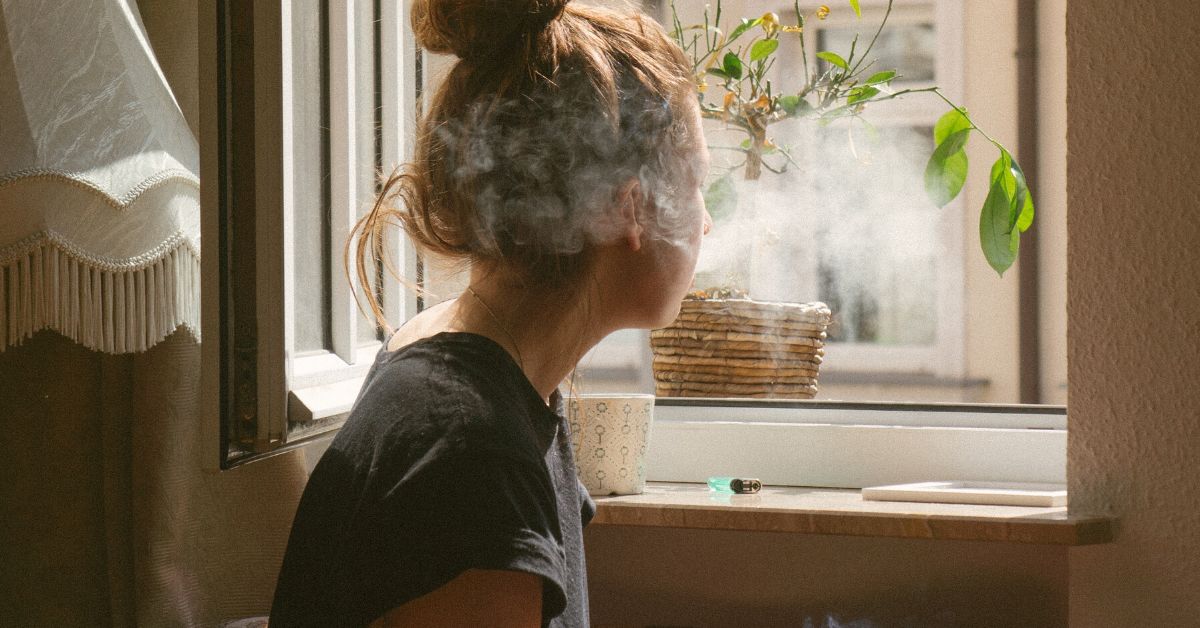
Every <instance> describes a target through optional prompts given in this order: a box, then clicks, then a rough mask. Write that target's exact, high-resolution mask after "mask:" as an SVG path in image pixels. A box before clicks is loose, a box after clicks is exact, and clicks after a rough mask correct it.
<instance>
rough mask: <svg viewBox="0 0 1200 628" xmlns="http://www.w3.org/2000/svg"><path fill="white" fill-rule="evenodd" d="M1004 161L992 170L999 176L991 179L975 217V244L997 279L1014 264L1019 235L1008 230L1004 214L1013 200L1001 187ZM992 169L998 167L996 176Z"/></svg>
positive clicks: (1002, 156)
mask: <svg viewBox="0 0 1200 628" xmlns="http://www.w3.org/2000/svg"><path fill="white" fill-rule="evenodd" d="M1004 162H1008V160H1007V159H1006V156H1005V155H1001V156H1000V159H998V160H997V161H996V165H995V166H993V167H992V173H993V174H998V175H999V176H994V177H992V185H991V187H990V189H989V190H988V195H987V198H986V199H984V201H983V209H982V210H981V212H980V214H979V244H980V246H981V247H982V248H983V256H984V257H985V258H986V259H987V261H988V265H990V266H991V267H992V269H993V270H995V271H996V272H997V273H999V274H1000V276H1004V271H1006V270H1008V269H1009V267H1011V266H1012V265H1013V262H1014V261H1016V259H1017V250H1018V249H1019V247H1020V243H1021V242H1020V240H1021V232H1020V231H1019V230H1016V229H1010V228H1009V227H1008V215H1009V211H1010V208H1011V207H1012V204H1013V200H1014V199H1013V196H1012V194H1011V193H1010V191H1009V190H1008V188H1007V186H1006V185H1005V180H1006V179H1007V178H1008V176H1009V172H1008V170H1009V169H1008V167H1007V164H1005V163H1004ZM996 166H1000V172H998V173H997V168H996Z"/></svg>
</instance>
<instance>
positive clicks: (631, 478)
mask: <svg viewBox="0 0 1200 628" xmlns="http://www.w3.org/2000/svg"><path fill="white" fill-rule="evenodd" d="M567 417H568V420H569V421H570V423H571V445H572V446H573V448H574V450H575V464H576V466H577V467H578V468H579V479H580V480H581V481H582V482H583V485H584V487H586V488H587V490H588V493H591V494H592V495H637V494H639V493H641V492H642V491H643V490H644V489H645V486H646V445H647V444H648V443H649V441H650V423H651V421H652V420H653V418H654V395H631V394H609V395H577V396H575V397H574V398H572V399H571V401H570V404H569V410H568V414H567Z"/></svg>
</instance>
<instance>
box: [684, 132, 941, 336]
mask: <svg viewBox="0 0 1200 628" xmlns="http://www.w3.org/2000/svg"><path fill="white" fill-rule="evenodd" d="M772 130H773V131H774V132H775V134H776V136H775V140H776V141H777V142H778V143H779V144H786V145H790V146H791V147H792V155H793V157H794V159H795V161H796V162H797V163H796V164H793V165H789V166H788V168H787V172H786V173H785V174H783V175H775V174H773V173H769V172H764V173H763V175H762V178H761V179H759V180H758V181H741V180H739V179H738V176H739V175H740V172H735V173H734V179H735V185H736V186H737V196H738V203H737V208H736V210H735V211H734V212H733V213H732V215H730V216H726V217H723V218H721V219H719V220H718V222H717V225H716V228H715V229H714V231H713V233H712V234H710V235H709V236H708V237H707V238H706V239H705V241H704V245H703V247H702V248H701V256H700V263H699V268H698V269H697V271H698V275H697V283H698V284H699V285H700V286H701V287H708V286H710V285H732V286H737V287H744V288H747V289H749V290H750V296H751V297H753V298H756V299H760V300H770V301H795V302H801V301H812V300H817V299H821V300H825V301H826V302H828V303H829V304H830V305H831V307H832V308H833V309H834V317H835V321H838V322H839V323H840V326H841V329H840V332H841V333H846V332H849V333H850V335H851V336H855V335H857V336H859V337H857V338H855V337H849V338H843V339H846V340H867V341H873V342H885V343H895V344H913V343H918V344H919V343H927V342H928V341H929V340H930V337H931V335H932V333H933V330H932V322H931V321H932V320H933V314H934V312H936V310H935V309H934V308H935V307H936V306H935V301H936V298H937V296H936V294H935V293H934V290H935V286H936V278H935V276H934V275H935V274H936V273H937V272H938V269H937V266H938V264H937V259H938V255H939V249H940V248H941V246H942V242H943V241H944V240H945V238H944V233H943V230H944V229H945V228H947V226H948V225H949V224H954V223H947V222H945V219H946V217H947V216H946V215H943V214H947V215H948V214H949V213H950V212H951V211H952V210H950V209H946V210H938V209H937V208H935V207H934V206H933V205H932V203H930V202H929V201H928V200H927V198H926V197H925V193H924V190H923V188H922V172H923V168H924V160H925V158H927V157H928V154H929V149H930V145H931V140H930V139H929V138H928V132H927V131H928V130H927V129H922V128H916V129H914V128H912V127H893V128H891V129H881V130H879V131H877V132H868V131H867V130H865V129H864V127H863V126H862V125H861V124H856V125H855V126H854V127H853V129H852V130H851V129H848V128H847V127H845V126H841V127H837V126H830V127H819V126H817V125H815V124H810V123H803V122H794V123H783V124H780V125H778V126H777V127H773V129H772ZM876 134H877V136H876ZM710 137H712V138H713V141H714V144H719V142H720V139H718V138H720V137H721V135H720V131H717V132H716V133H712V132H710ZM723 154H728V153H723V152H722V151H719V150H718V151H716V153H715V154H714V156H715V157H717V158H720V157H721V156H722V155H723ZM768 160H769V161H770V162H771V163H773V164H774V163H781V162H782V156H781V155H775V156H768ZM715 170H716V171H717V172H718V173H719V172H720V167H719V166H718V167H717V168H716V169H715ZM863 336H869V337H863Z"/></svg>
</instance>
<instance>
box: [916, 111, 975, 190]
mask: <svg viewBox="0 0 1200 628" xmlns="http://www.w3.org/2000/svg"><path fill="white" fill-rule="evenodd" d="M970 134H971V129H961V130H959V131H956V132H954V133H953V134H951V135H950V136H949V137H947V138H946V140H945V141H944V142H941V143H940V144H938V145H937V148H934V149H933V154H932V155H930V156H929V162H928V163H927V164H926V165H925V193H926V194H927V195H929V200H930V201H932V202H933V204H934V205H937V206H938V207H945V206H946V204H947V203H949V202H950V201H952V200H954V197H956V196H958V193H959V192H961V191H962V187H963V183H964V182H965V181H966V180H967V153H966V151H964V150H963V147H964V146H966V144H967V138H968V136H970Z"/></svg>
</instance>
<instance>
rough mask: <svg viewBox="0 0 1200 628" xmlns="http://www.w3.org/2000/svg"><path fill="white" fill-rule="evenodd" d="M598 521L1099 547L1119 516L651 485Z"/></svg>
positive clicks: (804, 491)
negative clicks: (740, 493)
mask: <svg viewBox="0 0 1200 628" xmlns="http://www.w3.org/2000/svg"><path fill="white" fill-rule="evenodd" d="M596 504H597V512H596V517H595V518H594V519H593V520H592V523H591V525H603V526H642V527H662V528H691V529H704V530H734V531H747V532H791V533H794V534H830V535H848V536H872V537H891V538H904V539H927V540H946V541H999V542H1005V543H1034V544H1046V545H1093V544H1099V543H1108V542H1111V541H1112V540H1113V536H1114V532H1115V527H1116V525H1115V523H1116V522H1115V520H1113V519H1110V518H1104V517H1091V516H1080V515H1070V514H1068V513H1067V509H1066V508H1025V507H1014V506H973V505H964V504H927V503H911V502H877V501H865V500H863V499H862V496H861V494H860V493H859V491H857V490H853V489H827V488H804V487H764V488H763V489H762V491H761V492H760V493H758V494H756V495H731V494H722V493H714V492H711V491H709V489H708V487H707V486H706V485H704V484H685V483H668V482H651V483H648V484H647V485H646V492H645V493H643V494H641V495H626V496H619V497H599V498H596Z"/></svg>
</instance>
